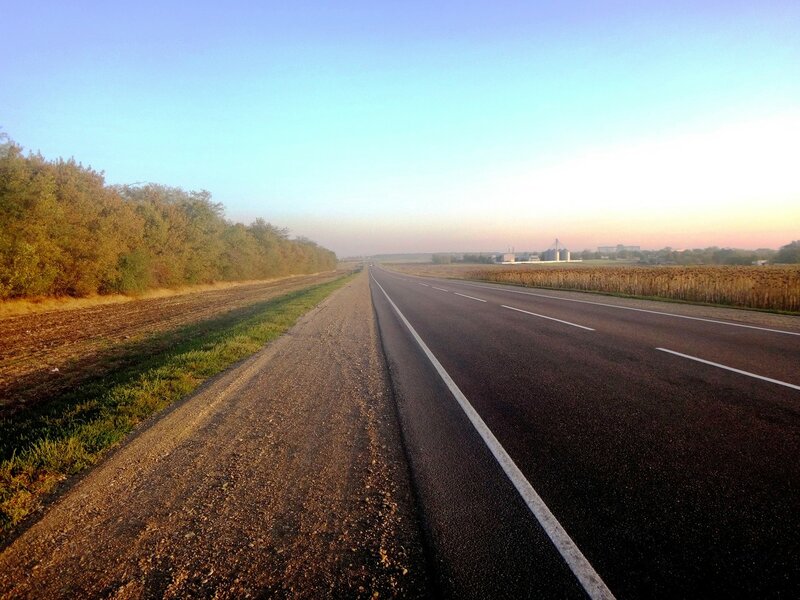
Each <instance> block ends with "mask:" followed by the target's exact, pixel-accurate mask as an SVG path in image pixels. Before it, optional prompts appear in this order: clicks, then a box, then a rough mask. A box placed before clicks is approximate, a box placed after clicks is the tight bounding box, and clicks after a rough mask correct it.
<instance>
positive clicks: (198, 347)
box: [0, 277, 350, 534]
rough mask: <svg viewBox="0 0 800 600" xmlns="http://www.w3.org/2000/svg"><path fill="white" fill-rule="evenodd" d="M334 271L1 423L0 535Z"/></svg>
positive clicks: (280, 326)
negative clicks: (317, 280) (60, 483)
mask: <svg viewBox="0 0 800 600" xmlns="http://www.w3.org/2000/svg"><path fill="white" fill-rule="evenodd" d="M349 279H350V278H349V277H341V278H339V279H336V280H334V281H332V282H329V283H323V284H321V285H316V286H313V287H309V288H306V289H303V290H299V291H296V292H291V293H289V294H286V295H283V296H280V297H278V298H275V299H272V300H268V301H265V302H259V303H256V304H252V305H249V306H246V307H243V308H241V309H238V310H235V311H231V312H229V313H226V314H225V315H221V316H219V317H217V318H214V319H212V320H207V321H202V322H200V323H196V324H192V325H189V326H186V327H182V328H180V329H178V330H173V331H169V332H166V333H161V334H158V335H156V336H153V337H151V338H149V339H146V340H143V341H142V342H141V343H139V344H138V345H137V346H136V348H135V350H133V349H132V350H131V355H130V356H129V357H128V359H129V360H127V361H125V364H126V365H128V366H126V367H124V368H122V369H120V370H119V371H117V372H115V373H114V374H113V375H106V376H104V377H101V378H98V379H96V380H93V381H89V382H85V383H83V384H81V385H80V386H78V387H77V388H74V389H70V390H68V391H66V392H64V393H63V394H60V395H59V396H58V397H56V398H53V399H51V400H50V401H48V402H46V403H43V404H41V405H37V406H33V407H31V408H30V409H27V410H23V411H19V412H16V413H14V414H13V415H12V416H10V417H8V418H5V419H3V420H2V421H0V534H2V533H5V532H8V531H9V530H10V529H11V528H13V527H14V526H15V525H16V524H18V523H19V522H20V521H21V520H22V519H24V518H25V517H26V516H27V515H29V514H30V513H31V512H33V511H35V510H36V509H37V508H38V507H39V506H40V505H41V503H42V500H43V498H44V497H45V496H47V495H48V494H50V493H51V492H52V491H53V490H54V489H55V488H56V487H57V485H58V484H59V482H61V481H63V480H65V479H67V478H68V477H70V476H72V475H75V474H77V473H79V472H80V471H82V470H83V469H85V468H86V467H88V466H90V465H93V464H95V463H96V462H97V461H98V460H99V459H100V458H101V457H102V456H103V455H104V454H105V453H106V452H107V451H108V450H109V449H110V448H111V447H113V446H115V445H117V444H118V443H119V442H120V441H121V440H122V439H123V438H124V437H125V436H126V435H127V434H128V433H130V432H131V431H132V430H133V428H134V427H136V425H137V424H139V423H140V422H141V421H142V420H144V419H145V418H147V417H148V416H150V415H151V414H153V413H155V412H157V411H160V410H162V409H164V408H165V407H167V406H168V405H170V404H172V403H173V402H175V401H176V400H178V399H180V398H182V397H184V396H186V395H187V394H189V393H191V392H192V391H194V390H195V389H196V388H197V387H198V386H199V385H200V384H201V383H202V382H203V381H205V380H206V379H208V378H209V377H212V376H213V375H215V374H217V373H219V372H221V371H223V370H224V369H226V368H227V367H229V366H231V365H232V364H234V363H236V362H237V361H239V360H241V359H243V358H245V357H247V356H249V355H251V354H253V353H255V352H257V351H258V350H259V349H261V348H262V347H263V346H264V345H265V344H266V343H267V342H269V341H271V340H273V339H275V338H276V337H278V336H279V335H281V334H282V333H284V332H285V331H286V330H287V329H288V328H289V327H291V326H292V325H293V324H294V323H295V322H296V321H297V319H298V318H299V317H300V316H301V315H303V314H304V313H306V312H307V311H308V310H310V309H311V308H312V307H314V306H315V305H317V304H318V303H319V302H320V301H322V300H323V299H324V298H325V297H326V296H328V295H329V294H330V293H332V292H333V291H334V290H336V289H337V288H339V287H341V286H342V285H344V284H345V283H346V282H347V281H349Z"/></svg>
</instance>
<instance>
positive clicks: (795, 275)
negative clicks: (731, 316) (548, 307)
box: [465, 265, 800, 312]
mask: <svg viewBox="0 0 800 600" xmlns="http://www.w3.org/2000/svg"><path fill="white" fill-rule="evenodd" d="M465 275H466V276H467V277H468V278H470V279H481V280H484V281H494V282H497V283H511V284H515V285H523V286H526V287H545V288H557V289H568V290H579V291H591V292H603V293H609V294H624V295H627V296H643V297H651V298H669V299H672V300H683V301H688V302H701V303H708V304H722V305H727V306H738V307H743V308H756V309H763V310H777V311H787V312H800V267H798V266H789V265H787V266H772V267H727V266H725V267H723V266H697V267H672V266H669V267H666V266H665V267H598V268H594V269H592V268H586V267H577V268H576V267H561V268H558V269H552V268H550V269H517V268H511V269H473V270H471V271H468V272H465Z"/></svg>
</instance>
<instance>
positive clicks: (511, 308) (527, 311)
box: [500, 304, 594, 331]
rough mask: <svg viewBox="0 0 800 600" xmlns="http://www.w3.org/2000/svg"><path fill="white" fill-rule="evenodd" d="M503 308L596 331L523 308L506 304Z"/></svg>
mask: <svg viewBox="0 0 800 600" xmlns="http://www.w3.org/2000/svg"><path fill="white" fill-rule="evenodd" d="M500 306H502V307H503V308H508V309H510V310H515V311H517V312H521V313H525V314H526V315H533V316H534V317H539V318H540V319H549V320H550V321H558V322H559V323H564V325H572V326H573V327H580V328H581V329H585V330H586V331H594V329H592V328H591V327H584V326H583V325H578V324H577V323H570V322H569V321H562V320H561V319H556V318H555V317H548V316H546V315H540V314H538V313H535V312H530V311H529V310H522V309H521V308H514V307H513V306H506V305H505V304H501V305H500Z"/></svg>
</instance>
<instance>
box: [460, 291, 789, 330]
mask: <svg viewBox="0 0 800 600" xmlns="http://www.w3.org/2000/svg"><path fill="white" fill-rule="evenodd" d="M459 283H461V284H463V285H468V286H471V287H477V288H481V289H484V290H494V291H496V292H509V293H511V294H523V295H525V296H537V297H539V298H549V299H550V300H563V301H564V302H578V303H580V304H594V305H595V306H606V307H608V308H618V309H620V310H632V311H635V312H643V313H650V314H653V315H662V316H664V317H675V318H677V319H689V320H692V321H705V322H706V323H716V324H718V325H730V326H731V327H743V328H745V329H757V330H759V331H770V332H772V333H783V334H786V335H798V336H800V332H797V331H786V330H784V329H770V328H769V327H758V326H757V325H745V324H744V323H730V322H728V321H718V320H717V319H705V318H703V317H690V316H688V315H678V314H675V313H668V312H662V311H658V310H648V309H646V308H634V307H632V306H619V305H617V304H608V303H606V302H593V301H591V300H578V299H577V298H564V297H562V296H550V295H549V294H537V293H535V292H525V291H522V290H509V289H506V288H504V287H501V286H502V284H497V285H496V286H490V285H480V284H477V283H470V282H466V281H463V282H459Z"/></svg>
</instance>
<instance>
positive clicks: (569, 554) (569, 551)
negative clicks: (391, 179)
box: [372, 277, 614, 600]
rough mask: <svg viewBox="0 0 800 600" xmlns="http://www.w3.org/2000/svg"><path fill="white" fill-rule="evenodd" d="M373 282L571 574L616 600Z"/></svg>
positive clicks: (595, 594) (591, 592)
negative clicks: (429, 362)
mask: <svg viewBox="0 0 800 600" xmlns="http://www.w3.org/2000/svg"><path fill="white" fill-rule="evenodd" d="M372 280H373V281H374V282H375V284H376V285H377V286H378V287H379V288H380V289H381V291H382V292H383V295H384V296H386V299H387V300H388V301H389V304H391V305H392V308H394V310H395V312H396V313H397V316H398V317H400V320H401V321H402V322H403V323H404V324H405V326H406V327H407V328H408V330H409V331H410V332H411V335H412V337H413V338H414V340H416V342H417V344H419V347H420V348H422V351H423V352H424V353H425V356H427V357H428V360H429V361H431V364H432V365H433V366H434V368H435V369H436V372H437V373H439V376H440V377H441V378H442V381H444V383H445V385H447V387H448V388H449V390H450V392H451V393H452V394H453V396H454V397H455V399H456V400H457V401H458V403H459V405H460V406H461V409H462V410H463V411H464V413H465V414H466V415H467V418H469V420H470V422H471V423H472V426H473V427H475V429H476V431H477V432H478V434H479V435H480V436H481V438H482V439H483V441H484V443H485V444H486V445H487V446H488V448H489V450H490V451H491V453H492V454H493V455H494V457H495V459H496V460H497V462H498V463H499V464H500V467H501V468H502V469H503V471H504V472H505V474H506V476H508V478H509V479H510V480H511V483H513V484H514V487H515V488H517V492H519V495H520V496H522V499H523V500H524V501H525V504H527V505H528V508H529V509H530V511H531V512H532V513H533V515H534V517H536V520H537V521H539V524H541V526H542V528H543V529H544V531H545V533H547V536H548V537H549V538H550V540H551V541H552V542H553V544H554V545H555V547H556V549H557V550H558V552H559V554H561V556H562V557H563V558H564V561H565V562H566V563H567V565H568V566H569V568H570V570H571V571H572V572H573V574H574V575H575V577H577V579H578V581H579V582H580V584H581V585H582V586H583V589H584V590H585V591H586V594H587V595H588V596H589V598H592V600H595V599H604V600H608V599H613V598H614V594H612V593H611V590H609V589H608V587H607V586H606V584H605V583H604V582H603V580H602V579H601V578H600V575H598V574H597V571H595V570H594V567H592V565H591V564H590V563H589V561H588V560H587V559H586V557H585V556H584V555H583V553H582V552H581V551H580V548H578V546H577V545H576V544H575V542H574V541H572V538H571V537H569V534H568V533H567V532H566V531H565V530H564V528H563V527H562V526H561V523H559V522H558V519H556V517H555V515H554V514H553V513H552V512H550V509H549V508H547V505H546V504H545V503H544V500H542V499H541V497H540V496H539V494H537V493H536V490H534V489H533V486H532V485H531V484H530V482H529V481H528V480H527V479H526V478H525V475H523V474H522V471H520V470H519V467H517V465H516V464H515V463H514V461H513V460H512V459H511V457H510V456H509V455H508V452H506V451H505V448H503V446H501V445H500V442H499V441H498V440H497V438H496V437H494V434H493V433H492V431H491V430H490V429H489V427H488V426H487V425H486V423H485V422H484V421H483V419H481V417H480V415H479V414H478V413H477V412H476V411H475V409H474V408H472V405H471V404H470V403H469V400H467V397H466V396H464V394H463V392H462V391H461V390H460V389H459V388H458V386H457V385H456V382H455V381H453V379H452V377H450V375H449V374H448V373H447V371H445V369H444V367H443V366H442V364H441V363H440V362H439V360H438V359H437V358H436V357H435V356H434V355H433V352H431V351H430V348H428V346H427V345H426V344H425V342H424V341H422V338H421V337H420V336H419V334H418V333H417V332H416V330H415V329H414V327H412V326H411V323H409V322H408V319H406V317H405V315H403V313H402V312H400V309H399V308H397V305H396V304H395V303H394V301H393V300H392V299H391V298H390V297H389V294H387V293H386V290H384V289H383V286H382V285H381V284H380V283H378V281H377V280H376V279H375V277H373V278H372Z"/></svg>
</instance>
